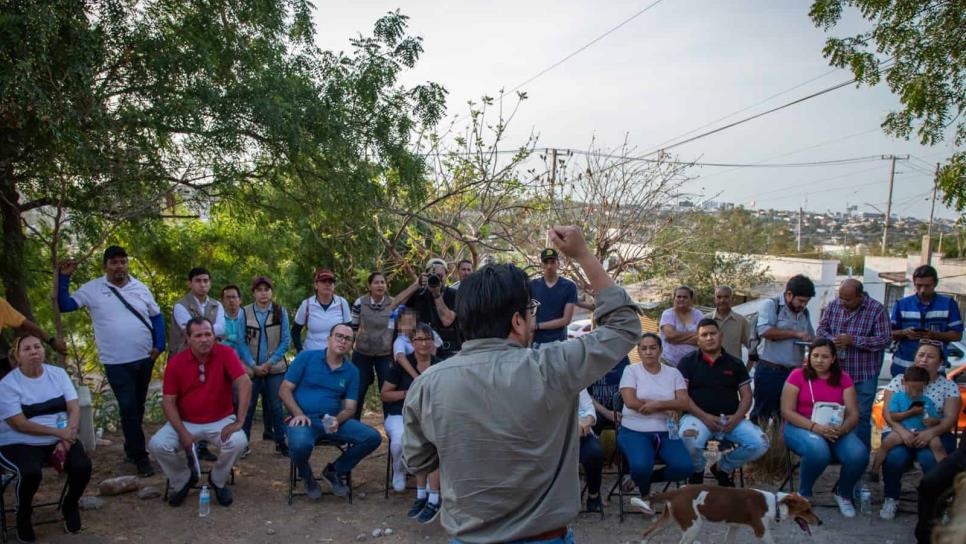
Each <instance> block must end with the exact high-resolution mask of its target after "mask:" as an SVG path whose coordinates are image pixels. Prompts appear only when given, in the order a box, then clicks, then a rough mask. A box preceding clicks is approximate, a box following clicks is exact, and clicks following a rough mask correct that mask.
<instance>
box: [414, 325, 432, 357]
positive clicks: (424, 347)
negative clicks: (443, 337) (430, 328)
mask: <svg viewBox="0 0 966 544" xmlns="http://www.w3.org/2000/svg"><path fill="white" fill-rule="evenodd" d="M411 340H412V343H413V350H414V351H415V352H416V356H417V357H419V358H421V359H425V358H428V357H429V356H431V355H432V354H433V347H434V346H433V335H431V334H426V333H425V332H422V331H417V332H416V333H415V334H414V335H413V337H412V339H411Z"/></svg>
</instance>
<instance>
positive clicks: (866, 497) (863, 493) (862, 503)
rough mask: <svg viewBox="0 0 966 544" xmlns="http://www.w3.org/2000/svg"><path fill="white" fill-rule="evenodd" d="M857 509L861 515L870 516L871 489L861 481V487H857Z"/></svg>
mask: <svg viewBox="0 0 966 544" xmlns="http://www.w3.org/2000/svg"><path fill="white" fill-rule="evenodd" d="M859 511H860V512H862V515H863V516H865V515H868V516H872V490H870V489H869V486H868V485H866V483H865V482H862V488H861V489H859Z"/></svg>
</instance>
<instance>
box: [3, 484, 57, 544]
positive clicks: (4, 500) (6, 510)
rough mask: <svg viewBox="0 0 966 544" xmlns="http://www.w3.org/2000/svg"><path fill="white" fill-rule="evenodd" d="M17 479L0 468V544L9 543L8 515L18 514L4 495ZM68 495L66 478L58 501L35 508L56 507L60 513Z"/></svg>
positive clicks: (53, 521) (40, 523)
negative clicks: (9, 506) (8, 506)
mask: <svg viewBox="0 0 966 544" xmlns="http://www.w3.org/2000/svg"><path fill="white" fill-rule="evenodd" d="M16 479H17V476H16V474H14V473H12V472H10V471H8V470H6V469H4V468H3V467H0V543H3V544H6V542H7V529H8V526H7V514H15V513H16V512H17V509H16V508H7V502H6V499H5V498H4V495H5V494H6V492H7V487H8V486H10V484H12V483H13V482H14V480H16ZM66 494H67V477H66V476H64V486H63V487H62V488H61V490H60V497H58V499H57V500H56V501H52V502H44V503H35V504H34V505H33V507H34V508H47V507H51V506H53V507H55V508H56V509H57V511H58V512H59V511H60V506H61V504H62V503H63V502H64V495H66ZM57 521H60V520H59V519H53V520H48V521H41V522H39V523H35V525H43V524H45V523H55V522H57Z"/></svg>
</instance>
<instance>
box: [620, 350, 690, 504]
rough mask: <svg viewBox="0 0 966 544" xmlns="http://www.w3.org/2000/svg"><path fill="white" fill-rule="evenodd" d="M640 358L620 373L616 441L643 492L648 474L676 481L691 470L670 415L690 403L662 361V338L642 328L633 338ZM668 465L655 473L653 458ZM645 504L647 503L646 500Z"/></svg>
mask: <svg viewBox="0 0 966 544" xmlns="http://www.w3.org/2000/svg"><path fill="white" fill-rule="evenodd" d="M637 353H638V355H639V356H640V357H641V364H639V365H630V366H628V367H627V368H626V369H624V376H623V377H621V383H620V391H621V399H622V400H623V401H624V409H623V411H622V412H621V424H620V430H619V431H618V433H617V446H618V447H619V448H620V450H621V453H622V454H623V455H624V458H625V459H627V465H628V467H629V468H630V473H631V479H632V480H634V483H635V484H637V487H638V489H639V491H640V493H641V496H645V497H646V496H647V495H648V494H649V493H650V492H651V480H652V479H653V480H654V481H667V482H675V481H679V480H683V479H685V478H687V477H688V475H689V474H691V471H692V470H693V466H692V464H691V456H690V454H689V453H688V450H687V448H686V447H685V446H684V442H682V441H681V439H680V438H671V437H670V436H669V433H668V420H669V419H671V420H672V421H673V420H675V419H676V418H677V417H678V415H679V413H680V412H681V411H683V410H686V409H687V407H688V387H687V384H685V383H684V378H683V377H682V376H681V373H680V372H678V370H677V369H676V368H673V367H670V366H668V365H665V364H661V339H660V338H659V337H658V336H657V335H656V334H654V333H644V334H643V335H641V338H640V340H638V342H637ZM658 458H660V459H661V460H662V461H663V462H664V464H665V465H666V468H665V469H664V471H663V473H661V474H656V475H653V478H652V473H653V471H654V463H655V460H656V459H658ZM645 506H646V505H645Z"/></svg>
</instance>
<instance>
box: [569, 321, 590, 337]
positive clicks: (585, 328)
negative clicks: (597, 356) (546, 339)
mask: <svg viewBox="0 0 966 544" xmlns="http://www.w3.org/2000/svg"><path fill="white" fill-rule="evenodd" d="M592 328H593V322H592V321H591V320H590V319H578V320H577V321H573V322H571V323H570V325H567V338H580V337H581V336H583V335H585V334H587V333H588V332H590V330H591V329H592Z"/></svg>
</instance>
